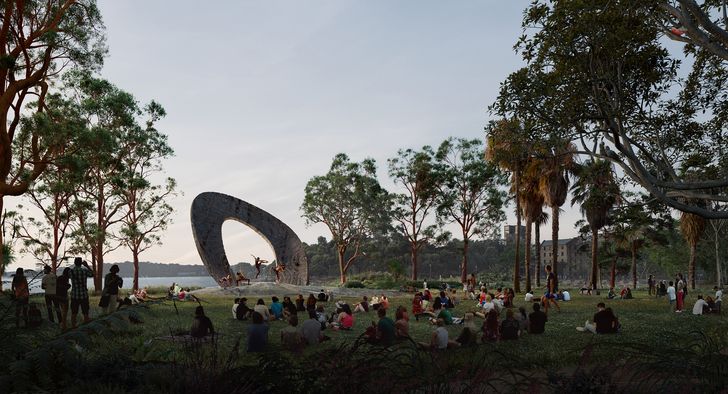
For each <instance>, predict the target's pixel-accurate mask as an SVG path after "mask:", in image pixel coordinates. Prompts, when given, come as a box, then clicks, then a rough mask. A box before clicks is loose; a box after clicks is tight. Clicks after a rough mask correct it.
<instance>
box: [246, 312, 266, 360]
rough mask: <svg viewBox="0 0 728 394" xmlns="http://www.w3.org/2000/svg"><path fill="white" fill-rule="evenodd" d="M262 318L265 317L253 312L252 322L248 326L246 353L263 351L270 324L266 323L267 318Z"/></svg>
mask: <svg viewBox="0 0 728 394" xmlns="http://www.w3.org/2000/svg"><path fill="white" fill-rule="evenodd" d="M264 319H265V317H264V316H263V315H262V314H260V313H259V312H257V311H256V312H253V324H251V325H250V326H248V353H260V352H264V351H265V347H266V345H267V344H268V330H269V329H270V326H268V323H266V321H267V320H264Z"/></svg>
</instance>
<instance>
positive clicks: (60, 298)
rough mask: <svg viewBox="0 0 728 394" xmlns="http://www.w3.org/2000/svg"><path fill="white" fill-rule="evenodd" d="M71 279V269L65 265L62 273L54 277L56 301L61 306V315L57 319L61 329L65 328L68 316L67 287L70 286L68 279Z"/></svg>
mask: <svg viewBox="0 0 728 394" xmlns="http://www.w3.org/2000/svg"><path fill="white" fill-rule="evenodd" d="M70 279H71V269H70V268H68V267H66V268H64V269H63V274H61V276H59V277H57V278H56V303H57V304H58V306H60V308H61V317H60V318H59V319H58V321H59V323H60V324H61V330H65V329H66V320H67V317H68V289H70V288H71V284H70V283H69V280H70Z"/></svg>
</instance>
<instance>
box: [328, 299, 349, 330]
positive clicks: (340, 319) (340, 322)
mask: <svg viewBox="0 0 728 394" xmlns="http://www.w3.org/2000/svg"><path fill="white" fill-rule="evenodd" d="M330 327H331V328H333V329H334V330H351V328H352V327H354V315H353V314H352V312H351V307H349V304H342V305H341V312H340V313H339V315H338V316H336V321H334V322H332V323H331V325H330Z"/></svg>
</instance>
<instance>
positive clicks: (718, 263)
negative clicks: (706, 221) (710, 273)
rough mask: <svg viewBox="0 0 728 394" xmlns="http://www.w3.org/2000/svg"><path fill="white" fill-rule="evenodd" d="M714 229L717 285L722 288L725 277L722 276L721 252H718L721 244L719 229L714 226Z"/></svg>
mask: <svg viewBox="0 0 728 394" xmlns="http://www.w3.org/2000/svg"><path fill="white" fill-rule="evenodd" d="M713 229H714V230H715V231H714V233H715V242H714V244H715V285H716V286H718V288H721V287H722V282H723V280H722V279H723V278H721V274H722V272H721V271H722V267H721V266H720V254H719V252H718V246H719V243H718V230H717V229H716V228H715V227H713Z"/></svg>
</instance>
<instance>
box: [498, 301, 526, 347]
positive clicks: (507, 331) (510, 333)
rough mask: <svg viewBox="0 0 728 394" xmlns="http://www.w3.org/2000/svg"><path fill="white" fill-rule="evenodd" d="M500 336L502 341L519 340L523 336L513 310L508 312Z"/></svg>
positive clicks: (510, 309)
mask: <svg viewBox="0 0 728 394" xmlns="http://www.w3.org/2000/svg"><path fill="white" fill-rule="evenodd" d="M500 335H501V339H502V340H512V339H518V337H520V336H521V326H520V324H519V323H518V321H517V320H516V319H515V317H514V316H513V309H512V308H509V309H507V310H506V318H505V320H503V322H502V323H501V326H500Z"/></svg>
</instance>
